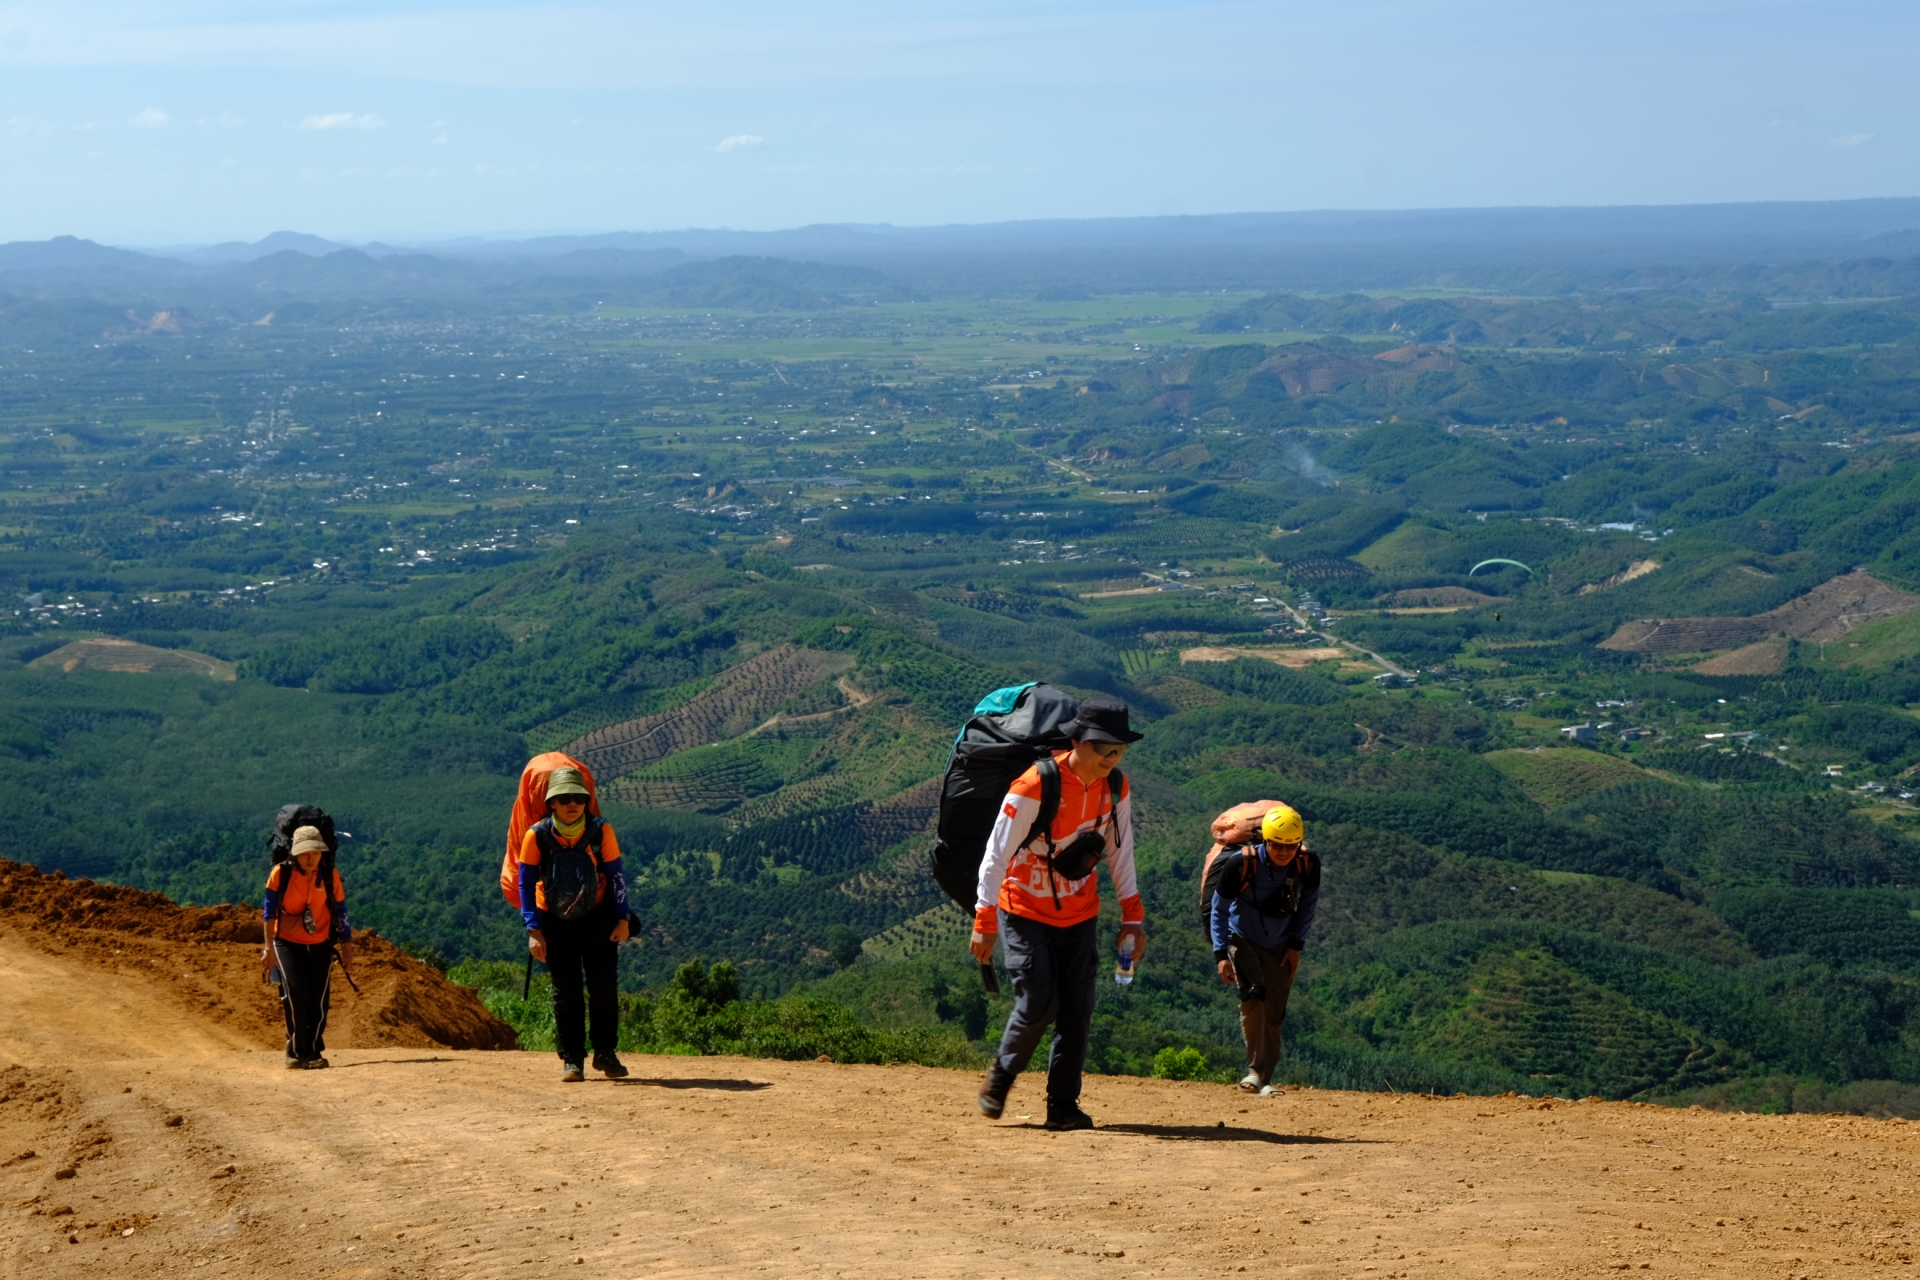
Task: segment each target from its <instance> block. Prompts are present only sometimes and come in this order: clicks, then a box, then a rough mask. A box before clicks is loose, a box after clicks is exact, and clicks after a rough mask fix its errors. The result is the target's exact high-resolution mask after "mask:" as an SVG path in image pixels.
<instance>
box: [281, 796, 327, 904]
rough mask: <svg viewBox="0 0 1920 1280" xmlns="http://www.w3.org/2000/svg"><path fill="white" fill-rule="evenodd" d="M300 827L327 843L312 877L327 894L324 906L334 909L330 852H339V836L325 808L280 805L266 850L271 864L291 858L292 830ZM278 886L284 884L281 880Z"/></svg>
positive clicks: (305, 805)
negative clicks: (309, 829)
mask: <svg viewBox="0 0 1920 1280" xmlns="http://www.w3.org/2000/svg"><path fill="white" fill-rule="evenodd" d="M301 827H313V828H315V829H317V830H318V831H319V832H320V838H321V839H322V840H324V841H326V842H327V851H326V852H325V853H323V854H321V855H320V868H319V872H318V874H317V876H316V880H317V882H318V883H319V885H320V887H321V891H322V892H323V893H325V894H326V895H327V909H328V910H330V911H333V912H336V913H337V912H338V911H339V909H340V904H339V903H338V902H336V901H335V900H334V897H333V866H334V854H336V853H338V852H339V851H340V836H339V834H338V833H337V832H336V831H335V830H334V828H333V818H332V817H331V816H329V815H328V813H327V811H326V810H324V809H322V808H320V807H318V806H317V805H311V804H287V805H281V806H280V812H279V813H277V814H275V815H274V817H273V841H272V843H271V845H270V846H269V847H268V852H269V854H271V856H272V858H273V865H274V866H276V867H277V866H279V865H280V864H281V863H283V862H292V861H293V833H294V832H295V831H298V830H299V829H300V828H301ZM282 887H283V888H284V887H285V884H284V882H283V883H282Z"/></svg>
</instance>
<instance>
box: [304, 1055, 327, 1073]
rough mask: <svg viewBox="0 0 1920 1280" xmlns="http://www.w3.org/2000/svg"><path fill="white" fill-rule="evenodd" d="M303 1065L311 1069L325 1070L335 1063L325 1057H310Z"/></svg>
mask: <svg viewBox="0 0 1920 1280" xmlns="http://www.w3.org/2000/svg"><path fill="white" fill-rule="evenodd" d="M303 1065H305V1067H306V1068H307V1070H309V1071H324V1070H326V1069H327V1068H328V1067H329V1066H331V1065H333V1064H332V1063H330V1062H328V1061H327V1060H326V1059H325V1058H308V1059H307V1060H306V1062H305V1064H303Z"/></svg>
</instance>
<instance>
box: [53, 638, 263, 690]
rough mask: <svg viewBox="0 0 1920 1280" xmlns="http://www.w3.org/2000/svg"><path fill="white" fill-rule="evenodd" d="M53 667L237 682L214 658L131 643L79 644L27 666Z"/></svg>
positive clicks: (228, 665) (224, 664) (228, 668)
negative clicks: (208, 677)
mask: <svg viewBox="0 0 1920 1280" xmlns="http://www.w3.org/2000/svg"><path fill="white" fill-rule="evenodd" d="M27 665H28V666H30V667H52V668H54V669H55V670H59V671H77V670H81V669H85V670H88V671H131V672H136V673H138V674H140V675H151V674H152V673H154V672H156V671H158V672H166V673H171V674H180V675H192V676H211V677H213V678H214V679H215V680H232V679H234V678H235V675H234V666H233V664H232V663H231V662H222V661H221V660H220V659H218V658H216V657H213V656H212V655H210V654H205V653H195V652H193V651H192V650H191V649H156V648H154V647H153V646H152V645H148V644H135V643H134V642H133V641H131V640H113V639H106V638H102V639H97V640H75V641H74V642H73V643H72V644H65V645H61V646H60V647H59V648H58V649H55V650H54V651H53V652H52V653H43V654H41V655H40V656H39V657H37V658H35V659H34V660H33V661H32V662H29V663H28V664H27Z"/></svg>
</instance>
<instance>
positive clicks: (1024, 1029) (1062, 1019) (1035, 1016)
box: [994, 911, 1100, 1109]
mask: <svg viewBox="0 0 1920 1280" xmlns="http://www.w3.org/2000/svg"><path fill="white" fill-rule="evenodd" d="M1096 924H1097V921H1094V920H1082V921H1081V922H1080V923H1079V924H1070V925H1066V926H1064V927H1063V926H1060V925H1054V924H1042V923H1041V922H1040V921H1038V920H1029V919H1027V918H1026V917H1025V916H1016V915H1013V914H1011V913H1009V912H1006V911H1002V912H1001V913H1000V943H1001V946H1002V947H1003V948H1005V951H1006V958H1007V971H1008V972H1009V973H1011V974H1012V975H1013V1016H1012V1017H1011V1018H1008V1019H1007V1030H1006V1033H1005V1034H1004V1035H1002V1036H1001V1037H1000V1053H999V1055H998V1056H997V1057H996V1058H995V1059H994V1066H995V1068H996V1069H997V1072H998V1074H999V1076H1000V1080H999V1081H996V1084H998V1083H1005V1084H1007V1085H1011V1084H1012V1083H1013V1077H1015V1076H1017V1075H1019V1074H1020V1073H1021V1072H1022V1071H1025V1070H1026V1069H1027V1064H1028V1063H1029V1062H1031V1061H1032V1060H1033V1054H1034V1050H1036V1049H1038V1048H1039V1047H1040V1037H1041V1036H1043V1035H1045V1034H1046V1032H1047V1026H1048V1024H1052V1026H1053V1052H1052V1053H1051V1054H1050V1055H1049V1056H1048V1058H1047V1106H1048V1107H1049V1108H1057V1109H1064V1108H1066V1107H1069V1106H1073V1105H1075V1104H1077V1103H1078V1102H1079V1101H1080V1076H1081V1074H1082V1073H1083V1072H1084V1071H1085V1070H1086V1066H1087V1038H1088V1035H1089V1034H1090V1033H1091V1031H1092V1029H1093V1000H1094V981H1095V979H1097V978H1098V977H1099V969H1100V958H1099V955H1098V954H1097V952H1096V950H1095V947H1094V927H1095V925H1096Z"/></svg>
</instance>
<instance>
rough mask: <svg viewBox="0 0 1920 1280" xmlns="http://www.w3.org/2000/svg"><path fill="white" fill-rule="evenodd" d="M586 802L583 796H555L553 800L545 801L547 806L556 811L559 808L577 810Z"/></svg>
mask: <svg viewBox="0 0 1920 1280" xmlns="http://www.w3.org/2000/svg"><path fill="white" fill-rule="evenodd" d="M586 802H587V798H586V797H585V796H555V797H554V798H553V799H551V800H549V801H547V803H548V804H550V805H552V806H554V807H555V808H556V809H557V808H561V807H565V808H568V809H577V808H579V807H580V806H581V805H584V804H585V803H586Z"/></svg>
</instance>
